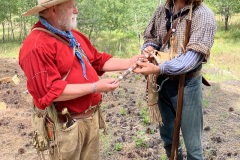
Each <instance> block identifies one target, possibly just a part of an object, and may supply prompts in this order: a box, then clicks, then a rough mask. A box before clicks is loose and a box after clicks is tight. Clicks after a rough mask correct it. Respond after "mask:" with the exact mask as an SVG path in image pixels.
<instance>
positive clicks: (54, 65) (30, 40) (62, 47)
mask: <svg viewBox="0 0 240 160" xmlns="http://www.w3.org/2000/svg"><path fill="white" fill-rule="evenodd" d="M35 27H41V28H45V27H44V26H43V25H42V24H41V23H40V22H37V23H36V24H35V25H34V26H33V28H35ZM72 33H73V35H74V37H75V38H76V40H77V41H78V42H79V43H80V45H81V48H82V49H83V51H84V52H85V53H86V55H87V58H88V60H89V62H90V64H89V63H88V61H87V60H84V61H85V65H86V71H87V78H88V80H86V79H85V78H84V77H83V71H82V66H81V64H80V62H79V60H78V58H77V57H76V56H75V55H74V54H73V49H72V48H70V47H69V46H67V45H66V44H65V43H63V42H62V41H60V40H58V39H56V38H55V37H54V36H53V35H51V34H49V33H46V32H43V31H40V30H34V31H32V32H31V33H30V34H29V36H28V37H27V38H26V39H25V41H24V42H23V45H22V47H21V49H20V53H19V64H20V66H21V68H22V70H23V71H24V73H25V75H26V77H27V88H28V91H29V93H30V94H31V95H32V97H33V100H34V104H35V105H36V106H37V107H38V108H40V109H45V108H46V107H47V106H49V105H50V104H51V103H52V102H53V101H54V100H55V99H56V98H57V97H59V96H60V95H61V94H62V92H63V90H64V88H65V87H66V85H67V84H84V83H93V82H96V81H98V79H99V78H98V76H101V75H102V74H103V73H104V72H102V71H101V69H102V67H103V65H104V64H105V62H106V61H108V60H109V59H110V58H111V57H112V56H111V55H109V54H107V53H100V52H98V51H97V50H96V48H95V47H94V46H93V45H92V44H91V42H90V41H89V40H88V38H87V37H85V36H84V35H83V34H81V33H80V32H79V31H76V30H72ZM61 38H64V37H61ZM64 39H65V40H67V39H66V38H64ZM67 41H68V40H67ZM70 69H71V71H70V72H69V74H68V76H67V78H66V80H65V81H64V80H62V78H63V77H64V76H65V75H66V74H67V73H68V71H69V70H70ZM100 100H101V94H100V93H92V94H88V95H85V96H82V97H79V98H76V99H73V100H68V101H62V102H57V103H56V108H57V110H58V111H61V110H62V109H63V108H64V107H67V108H68V110H69V111H71V112H78V113H80V112H83V111H85V110H86V109H88V107H90V106H93V105H96V104H98V103H99V102H100Z"/></svg>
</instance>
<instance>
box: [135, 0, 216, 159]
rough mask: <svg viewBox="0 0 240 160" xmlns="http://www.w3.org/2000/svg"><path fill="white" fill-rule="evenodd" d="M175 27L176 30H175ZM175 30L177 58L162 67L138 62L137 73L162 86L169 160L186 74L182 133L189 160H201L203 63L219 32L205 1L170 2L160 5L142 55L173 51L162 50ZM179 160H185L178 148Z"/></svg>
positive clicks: (163, 130) (161, 105) (163, 133)
mask: <svg viewBox="0 0 240 160" xmlns="http://www.w3.org/2000/svg"><path fill="white" fill-rule="evenodd" d="M191 6H192V17H191V20H192V24H191V30H190V36H189V41H188V43H187V45H186V47H185V48H184V47H183V46H184V38H185V37H184V36H185V30H186V19H189V16H190V14H189V11H190V8H191ZM173 27H175V28H173ZM170 29H174V35H175V42H174V43H173V44H176V48H175V51H176V53H175V55H174V57H173V58H172V59H171V60H169V61H165V62H164V63H161V64H159V65H154V64H152V63H146V62H138V65H139V66H140V67H139V68H137V69H136V70H135V72H136V73H142V74H146V75H148V74H156V73H158V74H159V76H158V78H157V83H158V84H159V85H162V87H161V90H160V91H159V92H158V95H159V96H158V107H159V110H160V112H161V115H162V122H163V125H161V126H160V136H161V138H162V139H163V141H164V148H165V150H166V154H167V156H168V157H170V154H171V147H172V139H173V129H174V119H175V117H176V107H177V95H178V84H179V76H178V75H180V74H186V78H185V82H184V96H183V109H182V120H181V131H182V136H183V140H184V143H185V146H186V150H187V159H188V160H202V159H204V158H203V148H202V130H203V113H202V76H201V74H200V70H201V68H202V63H203V62H207V60H208V59H209V56H210V49H211V47H212V45H213V41H214V35H215V32H216V23H215V17H214V14H213V12H212V11H211V10H210V9H209V8H208V7H207V6H206V5H205V4H203V3H202V0H167V1H166V3H165V4H164V5H160V6H159V7H158V8H157V10H156V12H155V14H154V15H153V17H152V19H151V21H150V23H149V25H148V26H147V28H146V30H145V32H144V44H143V47H142V50H143V52H145V51H152V50H159V49H161V50H162V51H164V52H170V51H171V49H172V48H171V44H170V42H168V43H167V45H166V47H165V48H162V46H163V43H164V37H165V35H166V34H167V32H168V30H170ZM178 151H179V153H178V155H179V156H178V159H183V157H182V150H181V145H180V144H179V150H178Z"/></svg>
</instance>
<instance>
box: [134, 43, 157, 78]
mask: <svg viewBox="0 0 240 160" xmlns="http://www.w3.org/2000/svg"><path fill="white" fill-rule="evenodd" d="M153 50H154V48H153V47H151V46H148V47H147V48H145V50H143V51H142V55H145V54H149V52H151V51H153ZM151 58H153V57H152V56H150V57H149V58H146V57H143V58H142V59H141V60H138V61H137V62H136V63H137V67H136V68H135V69H134V70H133V72H134V73H140V74H143V75H148V74H155V73H159V72H160V67H159V65H155V64H153V63H150V62H149V59H151Z"/></svg>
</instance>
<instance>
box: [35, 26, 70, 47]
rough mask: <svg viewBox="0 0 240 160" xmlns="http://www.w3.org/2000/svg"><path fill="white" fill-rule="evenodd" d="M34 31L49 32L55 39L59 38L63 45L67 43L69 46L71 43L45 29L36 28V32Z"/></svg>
mask: <svg viewBox="0 0 240 160" xmlns="http://www.w3.org/2000/svg"><path fill="white" fill-rule="evenodd" d="M34 30H40V31H44V32H47V33H49V34H51V35H53V36H54V37H55V38H57V39H58V40H60V41H62V42H63V43H65V44H66V45H68V46H69V43H68V42H67V41H66V40H65V39H63V38H61V37H60V36H58V35H56V34H54V33H52V32H50V31H49V30H47V29H45V28H40V27H36V28H34V29H33V30H32V31H34Z"/></svg>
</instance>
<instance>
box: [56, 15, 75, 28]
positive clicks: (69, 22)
mask: <svg viewBox="0 0 240 160" xmlns="http://www.w3.org/2000/svg"><path fill="white" fill-rule="evenodd" d="M63 14H64V13H63ZM58 24H59V25H60V26H61V27H63V28H64V29H65V30H67V31H70V30H72V29H74V28H76V27H77V15H76V14H73V15H72V16H71V18H66V15H65V16H64V15H62V16H61V18H60V19H59V20H58Z"/></svg>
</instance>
